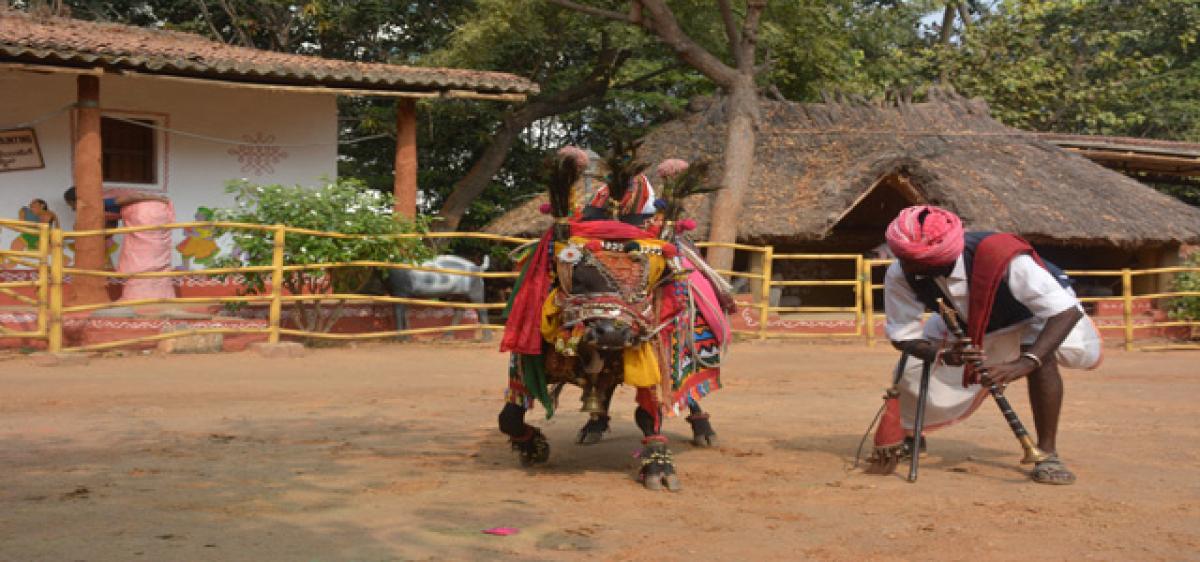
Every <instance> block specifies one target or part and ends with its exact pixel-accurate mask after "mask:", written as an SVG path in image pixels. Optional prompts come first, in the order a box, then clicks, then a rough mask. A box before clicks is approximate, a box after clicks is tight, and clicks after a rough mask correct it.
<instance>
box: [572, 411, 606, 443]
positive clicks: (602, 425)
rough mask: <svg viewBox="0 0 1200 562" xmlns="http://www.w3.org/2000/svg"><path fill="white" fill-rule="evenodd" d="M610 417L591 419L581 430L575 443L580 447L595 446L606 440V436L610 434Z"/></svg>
mask: <svg viewBox="0 0 1200 562" xmlns="http://www.w3.org/2000/svg"><path fill="white" fill-rule="evenodd" d="M608 420H609V417H608V416H600V417H595V418H592V419H589V420H588V422H587V423H586V424H584V425H583V428H581V429H580V430H579V435H578V436H577V437H576V438H575V443H576V444H579V445H595V444H596V443H599V442H600V440H601V439H603V438H604V434H605V433H608Z"/></svg>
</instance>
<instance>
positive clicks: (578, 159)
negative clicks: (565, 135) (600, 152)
mask: <svg viewBox="0 0 1200 562" xmlns="http://www.w3.org/2000/svg"><path fill="white" fill-rule="evenodd" d="M558 155H559V157H561V158H565V159H567V160H570V161H572V162H574V163H575V167H577V168H579V169H580V170H583V169H585V168H587V167H588V155H587V153H586V152H584V151H583V149H582V148H579V147H578V146H571V145H567V146H564V147H562V148H560V149H558Z"/></svg>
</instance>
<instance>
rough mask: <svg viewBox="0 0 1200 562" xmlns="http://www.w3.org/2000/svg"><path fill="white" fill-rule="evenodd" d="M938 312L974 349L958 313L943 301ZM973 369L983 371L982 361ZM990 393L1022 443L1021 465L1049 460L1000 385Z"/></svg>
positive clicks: (969, 347) (948, 326)
mask: <svg viewBox="0 0 1200 562" xmlns="http://www.w3.org/2000/svg"><path fill="white" fill-rule="evenodd" d="M937 303H938V312H939V313H941V315H942V319H943V320H945V321H946V327H947V328H949V329H950V333H952V334H954V337H955V338H958V340H959V341H966V342H967V345H966V347H965V348H964V350H971V349H974V344H972V343H971V342H970V338H968V337H967V334H966V332H965V331H963V328H962V324H960V323H959V321H958V312H956V311H955V310H954V309H953V308H952V307H950V306H948V305H947V304H946V302H945V301H944V300H942V299H938V300H937ZM971 363H972V364H971V367H972V368H974V369H982V368H983V362H982V361H972V362H971ZM988 392H989V393H991V395H992V398H994V399H995V400H996V405H997V406H999V407H1000V412H1001V413H1002V414H1004V420H1005V421H1007V422H1008V427H1009V428H1010V429H1012V432H1013V435H1016V436H1017V441H1020V442H1021V448H1022V449H1024V450H1025V458H1023V459H1021V464H1030V463H1039V462H1042V461H1044V460H1046V459H1048V458H1050V455H1049V454H1047V453H1046V452H1045V451H1043V450H1041V449H1039V448H1037V445H1035V444H1034V443H1033V438H1031V437H1030V436H1029V432H1028V431H1027V430H1026V429H1025V425H1024V424H1022V423H1021V419H1020V418H1018V417H1017V413H1016V412H1014V411H1013V409H1012V405H1011V404H1009V403H1008V398H1005V397H1004V391H1003V390H1001V389H1000V387H999V386H998V385H995V384H993V385H990V386H988Z"/></svg>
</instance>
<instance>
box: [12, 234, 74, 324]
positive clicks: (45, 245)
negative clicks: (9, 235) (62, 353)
mask: <svg viewBox="0 0 1200 562" xmlns="http://www.w3.org/2000/svg"><path fill="white" fill-rule="evenodd" d="M6 229H7V230H12V231H13V232H16V233H17V236H21V235H26V234H28V235H36V236H37V241H38V242H37V247H36V248H26V249H24V250H6V249H0V264H8V263H12V264H16V265H21V266H24V267H29V268H32V269H36V270H37V279H36V280H34V281H7V282H0V294H3V295H5V296H7V297H8V298H11V299H13V300H15V301H17V302H20V303H22V304H27V305H30V306H32V307H34V310H35V311H36V314H37V322H36V328H35V329H34V330H32V331H30V330H13V329H11V328H7V327H5V326H0V337H5V338H29V339H45V338H47V337H48V336H49V332H50V326H49V317H50V313H49V306H50V283H49V271H50V263H49V261H48V259H47V256H49V254H50V251H49V248H50V233H51V229H50V225H48V224H44V223H35V222H26V221H14V220H7V219H0V231H3V230H6ZM53 231H54V232H61V231H59V230H58V229H54V230H53ZM21 288H33V289H34V290H35V295H34V296H33V297H29V296H26V295H22V294H20V293H19V292H17V291H16V289H21Z"/></svg>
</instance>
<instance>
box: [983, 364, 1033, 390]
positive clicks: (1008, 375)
mask: <svg viewBox="0 0 1200 562" xmlns="http://www.w3.org/2000/svg"><path fill="white" fill-rule="evenodd" d="M1037 368H1038V366H1037V363H1035V362H1034V361H1033V360H1032V359H1030V358H1028V357H1018V358H1016V359H1015V360H1013V361H1009V362H1007V363H1001V364H999V365H993V366H991V367H988V368H987V369H984V370H983V371H982V372H980V373H979V380H980V382H981V383H982V384H983V386H991V385H993V384H995V385H999V386H1001V387H1003V386H1004V385H1007V384H1009V383H1011V382H1013V381H1015V380H1017V379H1019V378H1021V377H1027V376H1029V375H1030V374H1031V373H1033V372H1034V371H1036V370H1037Z"/></svg>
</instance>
